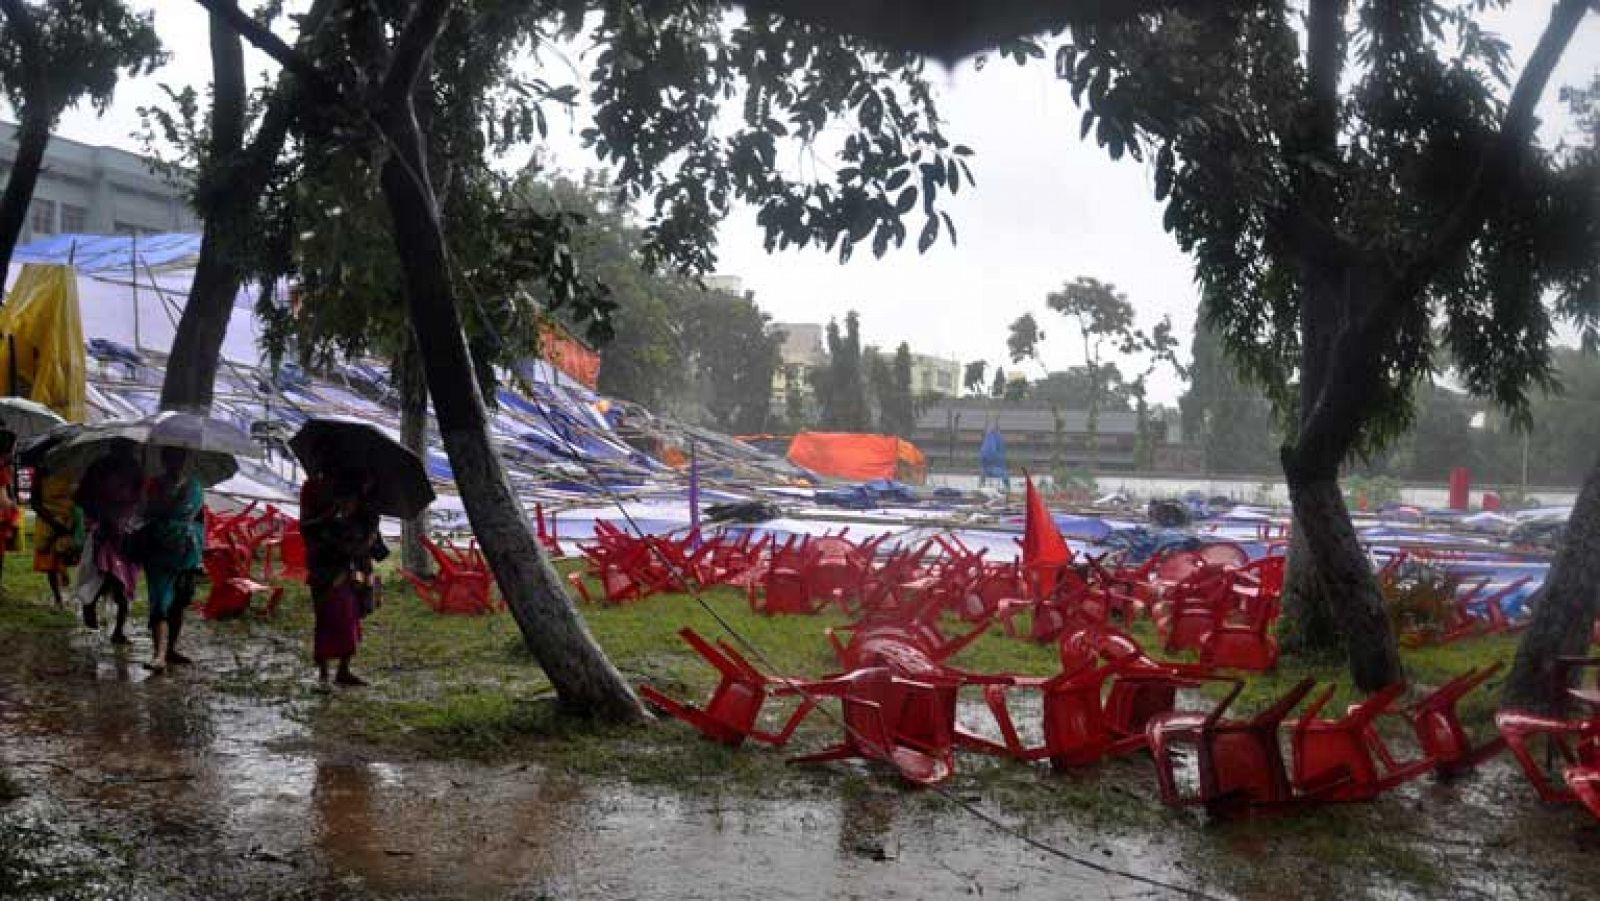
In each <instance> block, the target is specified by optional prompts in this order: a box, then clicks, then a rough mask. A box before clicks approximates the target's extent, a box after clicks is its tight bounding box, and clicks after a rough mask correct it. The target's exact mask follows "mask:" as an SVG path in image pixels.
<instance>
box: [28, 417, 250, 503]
mask: <svg viewBox="0 0 1600 901" xmlns="http://www.w3.org/2000/svg"><path fill="white" fill-rule="evenodd" d="M118 444H123V445H125V446H127V447H128V448H129V449H130V450H137V449H140V448H143V449H144V467H145V471H146V472H147V473H150V474H151V475H154V474H156V473H158V472H160V471H161V454H160V451H159V449H160V448H163V447H178V448H183V449H184V450H186V451H188V452H189V463H188V465H189V471H190V472H192V473H193V474H194V476H195V477H196V478H198V479H199V480H200V482H201V483H202V484H204V485H207V486H210V485H215V484H217V483H218V482H225V481H227V480H228V479H230V478H232V477H233V475H234V473H236V472H238V471H239V464H238V462H237V461H236V460H235V457H236V456H247V457H255V456H259V455H260V450H259V449H258V448H257V447H256V445H255V442H253V441H251V440H250V436H249V435H246V434H245V433H244V432H242V431H240V430H239V429H237V428H235V427H234V426H233V425H231V424H229V423H226V422H223V421H221V420H219V419H210V418H208V417H205V416H199V415H196V414H194V413H175V412H171V411H164V412H161V413H157V414H156V415H154V416H147V417H145V418H143V419H133V420H113V421H110V422H103V423H100V424H98V425H94V426H88V427H86V428H85V429H84V430H83V432H82V433H80V434H78V435H76V436H74V437H73V438H70V439H68V440H66V441H63V442H62V443H61V444H59V445H57V446H56V447H55V448H53V449H51V450H50V451H47V452H46V453H45V461H46V464H47V465H48V466H49V468H50V469H52V470H55V471H58V472H61V471H82V470H84V469H87V468H88V467H89V466H90V465H91V464H92V463H94V461H96V460H98V459H100V458H101V457H104V456H105V455H106V454H109V453H110V452H111V451H112V450H113V449H115V448H116V447H117V445H118Z"/></svg>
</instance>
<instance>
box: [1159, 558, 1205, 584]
mask: <svg viewBox="0 0 1600 901" xmlns="http://www.w3.org/2000/svg"><path fill="white" fill-rule="evenodd" d="M1205 567H1206V561H1205V558H1204V557H1201V556H1200V555H1199V554H1196V553H1194V552H1193V551H1173V552H1172V553H1169V554H1165V555H1163V556H1162V557H1161V560H1160V562H1158V563H1157V564H1156V566H1155V577H1156V579H1157V580H1158V581H1161V582H1181V581H1183V580H1185V579H1187V578H1189V577H1190V576H1192V575H1194V574H1195V573H1196V572H1199V571H1200V570H1202V569H1205Z"/></svg>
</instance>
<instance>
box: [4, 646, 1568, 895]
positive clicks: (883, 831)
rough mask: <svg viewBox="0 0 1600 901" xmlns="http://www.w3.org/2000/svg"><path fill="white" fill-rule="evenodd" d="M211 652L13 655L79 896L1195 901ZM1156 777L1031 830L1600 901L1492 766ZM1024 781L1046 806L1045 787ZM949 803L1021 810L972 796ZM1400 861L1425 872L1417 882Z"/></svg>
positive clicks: (247, 654) (901, 813)
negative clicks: (1101, 809) (1206, 806)
mask: <svg viewBox="0 0 1600 901" xmlns="http://www.w3.org/2000/svg"><path fill="white" fill-rule="evenodd" d="M220 631H221V630H212V629H209V628H208V627H207V626H206V625H205V624H196V627H195V628H194V629H193V630H192V633H191V634H192V636H193V639H192V641H193V644H192V645H191V647H190V651H191V653H192V654H193V656H195V657H196V658H197V661H198V663H199V666H198V667H197V668H196V669H195V670H193V671H187V672H177V673H174V674H172V675H169V676H165V677H162V678H158V679H150V678H148V677H147V675H146V674H145V673H144V672H143V670H141V669H140V668H139V666H138V663H137V661H139V660H140V659H142V654H143V653H144V650H145V649H144V648H143V646H142V644H141V645H136V646H135V648H134V649H132V650H117V649H113V648H111V647H110V646H109V645H107V644H105V643H104V641H103V639H101V638H100V637H99V636H97V635H92V634H87V633H84V632H82V631H81V630H80V631H74V632H70V633H68V632H43V633H27V634H22V635H12V636H9V637H8V639H7V640H8V642H9V645H8V653H7V654H6V655H5V657H4V659H3V660H0V763H3V765H4V767H5V768H6V769H7V770H8V771H9V772H10V774H11V776H12V778H13V779H14V780H15V781H16V782H17V783H19V784H20V786H21V788H22V790H23V797H22V798H21V799H20V800H17V801H15V802H12V803H11V804H10V805H8V806H0V817H11V818H27V819H29V820H30V821H33V822H39V823H42V824H45V825H46V826H48V827H49V828H50V829H51V830H52V835H53V837H54V838H53V840H54V841H56V842H57V843H58V844H59V847H58V849H57V853H58V857H59V858H60V859H63V860H76V861H78V862H80V863H81V864H83V865H84V866H86V867H89V868H91V870H92V871H93V873H94V875H93V876H92V877H91V878H90V879H89V883H90V888H89V890H88V891H87V893H86V894H87V895H88V896H101V897H117V898H150V899H167V898H172V899H177V898H232V897H241V898H330V899H331V898H340V899H344V898H463V899H465V898H526V899H536V898H618V899H628V898H639V899H644V898H705V899H721V898H762V899H791V898H792V899H813V898H862V899H880V898H885V899H895V898H949V897H997V898H1016V899H1060V898H1069V897H1093V898H1135V897H1139V898H1145V897H1179V895H1176V894H1174V893H1170V892H1162V891H1160V890H1156V889H1152V888H1150V887H1148V886H1143V885H1139V884H1136V883H1132V882H1128V881H1126V880H1122V879H1118V878H1116V877H1113V876H1105V875H1101V874H1097V873H1094V872H1090V871H1088V870H1085V869H1082V868H1080V867H1076V866H1074V865H1072V864H1070V863H1068V862H1066V861H1062V860H1059V859H1056V858H1052V857H1049V856H1047V855H1046V854H1044V853H1042V852H1040V851H1038V850H1036V849H1034V848H1031V847H1029V846H1028V845H1026V844H1024V843H1023V842H1020V841H1018V840H1017V839H1016V838H1015V837H1014V836H1008V835H1006V834H1004V833H1002V832H998V831H996V830H994V829H992V828H991V827H989V826H987V825H984V824H983V823H981V822H979V821H977V820H975V819H973V818H971V817H970V816H968V815H967V814H965V813H963V812H962V811H960V810H958V809H955V808H953V807H952V806H950V805H948V804H945V803H943V802H940V801H939V800H938V799H937V798H935V797H931V796H929V795H928V794H927V793H916V792H908V791H905V790H903V789H902V788H900V787H899V786H898V785H897V784H896V783H895V782H894V781H893V780H892V779H890V778H889V777H888V776H887V775H886V774H883V773H878V772H875V771H871V770H865V769H863V770H859V771H856V772H858V773H860V774H861V775H860V777H859V778H858V777H841V776H840V775H839V774H838V770H835V771H833V772H831V773H824V774H822V775H819V776H818V777H817V778H816V779H815V780H811V781H809V782H807V783H805V785H806V786H808V788H807V789H806V790H802V791H801V792H799V793H798V794H797V795H796V796H792V797H790V796H784V797H753V796H751V795H750V794H748V793H746V792H742V791H740V790H738V789H735V788H730V789H729V790H727V791H723V790H720V789H718V788H717V787H716V786H715V785H713V786H712V788H711V789H710V790H696V791H680V790H673V789H671V788H665V787H656V786H641V785H634V784H631V783H627V782H620V781H598V782H597V781H596V780H593V779H585V778H581V777H577V776H574V775H571V774H568V773H565V772H559V771H553V770H549V769H546V768H543V767H541V766H539V765H536V764H512V765H501V766H493V765H483V764H474V763H465V762H458V761H439V760H428V759H406V758H403V757H400V756H398V755H394V754H389V755H387V756H384V755H381V754H379V753H378V752H376V751H374V750H372V749H369V748H363V747H360V746H355V745H352V744H350V743H348V742H345V741H343V740H342V739H341V737H340V736H338V735H333V734H319V733H318V731H317V730H316V729H314V728H312V727H310V726H308V725H306V723H307V722H308V721H310V720H311V719H312V717H309V716H308V715H307V713H308V711H311V710H314V709H315V708H316V705H321V704H327V703H329V699H328V698H326V697H323V696H321V695H319V694H318V693H316V692H314V691H312V690H311V687H310V685H309V684H308V683H305V679H304V677H303V676H302V671H303V669H304V667H303V666H302V664H301V662H300V661H299V660H298V659H297V651H298V649H297V648H295V647H294V646H292V645H291V644H289V643H288V642H284V641H276V640H274V641H269V642H263V641H261V640H260V638H259V637H257V638H255V639H252V640H249V641H245V640H241V639H240V638H239V637H238V636H234V635H226V634H220ZM379 678H380V679H381V678H382V677H381V676H379ZM263 679H280V680H291V681H293V680H300V683H304V684H301V687H300V688H298V689H297V690H296V691H294V692H291V693H290V694H289V696H288V697H283V696H280V695H274V694H270V693H268V694H258V693H255V692H253V691H252V690H251V689H250V686H251V685H252V684H255V683H257V682H259V681H260V680H263ZM300 683H297V684H300ZM324 728H325V727H324ZM619 753H627V751H626V750H619ZM750 753H761V752H750ZM963 766H966V764H965V763H964V764H963ZM1005 766H1010V765H1009V764H1006V765H1005ZM1141 768H1142V769H1141ZM974 769H978V767H977V766H974ZM1147 770H1148V764H1146V763H1144V762H1142V761H1127V762H1123V763H1121V764H1118V765H1115V766H1113V767H1110V768H1108V770H1107V771H1105V772H1102V773H1099V774H1097V775H1095V776H1094V777H1092V778H1098V779H1100V780H1101V781H1102V782H1106V781H1110V782H1112V783H1113V784H1112V789H1114V790H1116V791H1120V792H1122V795H1118V796H1115V797H1113V798H1112V800H1111V801H1108V802H1107V803H1124V804H1137V805H1147V806H1150V807H1151V809H1152V813H1151V816H1152V817H1154V818H1155V820H1154V821H1155V822H1156V823H1157V825H1156V826H1155V827H1153V828H1150V829H1145V830H1142V831H1140V830H1134V831H1130V830H1127V829H1125V828H1124V829H1118V830H1115V831H1114V832H1113V834H1106V833H1105V832H1103V831H1101V830H1098V829H1095V828H1093V827H1092V826H1087V825H1085V824H1084V822H1083V817H1081V816H1080V817H1060V816H1054V817H1044V818H1042V819H1041V818H1035V819H1033V820H1031V821H1029V822H1030V823H1031V825H1029V826H1028V829H1029V834H1030V835H1033V836H1034V837H1037V838H1039V839H1041V840H1043V841H1047V842H1049V843H1051V844H1053V845H1056V846H1058V847H1061V848H1064V849H1067V850H1069V851H1070V852H1071V853H1073V854H1076V855H1080V856H1083V857H1087V858H1090V859H1092V860H1095V861H1097V862H1100V863H1103V864H1105V865H1107V866H1111V867H1113V868H1120V869H1127V870H1132V871H1136V872H1139V873H1141V874H1143V875H1147V876H1151V877H1155V878H1157V879H1160V880H1163V881H1166V882H1171V883H1174V884H1179V885H1183V886H1190V887H1198V888H1201V889H1203V890H1204V891H1205V892H1207V893H1209V894H1211V895H1214V896H1221V897H1246V898H1255V897H1261V898H1268V897H1291V896H1294V897H1348V896H1350V895H1351V894H1352V892H1351V891H1350V889H1349V886H1351V885H1358V886H1360V891H1359V892H1356V894H1366V895H1369V896H1373V897H1507V898H1513V897H1529V898H1534V897H1538V898H1545V897H1573V898H1578V897H1594V896H1595V893H1596V892H1597V891H1600V863H1597V862H1596V861H1597V858H1596V855H1595V853H1594V852H1595V851H1596V850H1597V849H1600V828H1596V827H1595V825H1594V824H1593V823H1592V822H1591V821H1588V820H1587V818H1585V817H1583V816H1582V815H1581V813H1579V812H1577V811H1576V810H1574V809H1570V808H1569V809H1546V808H1542V807H1540V806H1538V805H1536V804H1534V803H1532V802H1531V801H1530V799H1529V796H1530V794H1531V793H1530V792H1528V791H1527V790H1526V788H1525V787H1524V786H1522V785H1521V784H1520V780H1519V778H1518V777H1516V776H1515V774H1513V773H1510V772H1509V770H1507V769H1506V768H1505V767H1504V766H1503V765H1500V764H1496V765H1495V766H1494V767H1492V768H1491V769H1490V771H1489V772H1488V773H1486V774H1483V775H1481V776H1480V777H1479V778H1477V779H1475V780H1472V781H1469V782H1466V783H1462V784H1459V785H1454V786H1437V785H1434V784H1432V783H1430V782H1422V783H1418V784H1415V785H1412V786H1408V787H1406V788H1405V789H1403V790H1402V791H1401V792H1399V793H1397V794H1396V795H1394V796H1392V797H1390V798H1387V799H1385V800H1383V801H1380V802H1378V803H1376V804H1371V805H1364V806H1361V807H1359V808H1355V807H1352V808H1343V809H1340V810H1336V811H1332V812H1321V811H1319V812H1316V813H1313V814H1310V815H1307V816H1303V817H1289V818H1282V819H1276V820H1269V821H1265V822H1260V823H1252V824H1246V825H1243V826H1229V827H1214V826H1206V825H1204V824H1201V823H1200V822H1199V821H1198V820H1197V819H1195V818H1193V817H1189V816H1185V815H1182V814H1167V813H1166V812H1165V811H1162V810H1161V809H1160V808H1159V807H1158V806H1156V805H1154V803H1153V793H1152V791H1151V790H1150V789H1149V788H1148V786H1147V785H1145V783H1148V782H1149V781H1150V780H1149V778H1148V772H1147ZM846 772H849V771H848V770H846ZM1119 774H1120V776H1119ZM1023 775H1024V776H1025V778H1027V779H1033V778H1035V776H1036V777H1037V785H1038V791H1040V792H1048V791H1051V790H1052V783H1051V781H1050V777H1048V776H1047V775H1045V774H1044V773H1043V772H1039V773H1037V774H1033V773H1024V774H1023ZM1086 778H1091V777H1086ZM1118 778H1125V781H1126V782H1127V784H1129V785H1134V784H1136V783H1137V784H1138V785H1139V786H1140V787H1139V788H1137V789H1128V790H1123V789H1121V788H1119V787H1117V786H1116V784H1115V780H1116V779H1118ZM1030 784H1031V783H1030ZM1056 784H1057V785H1060V784H1061V783H1056ZM955 790H956V791H957V792H958V793H960V794H961V796H962V797H966V798H969V799H970V800H972V801H974V802H979V803H982V804H983V805H984V806H985V808H986V809H991V810H995V811H996V812H999V813H1006V814H1009V813H1011V812H1012V811H1007V810H1005V809H1004V808H1003V806H1002V805H1004V804H1005V803H1006V802H1005V800H1004V798H1003V797H1000V796H997V795H995V794H993V793H989V792H986V791H985V790H984V789H983V787H982V785H981V784H976V785H974V784H967V783H961V782H958V783H957V784H956V785H955ZM1013 819H1014V818H1013ZM1019 822H1020V821H1019ZM1374 829H1388V830H1394V831H1396V832H1398V833H1401V834H1404V835H1408V836H1410V837H1411V840H1410V841H1409V842H1408V845H1407V847H1408V848H1409V851H1408V852H1407V853H1409V854H1412V855H1414V856H1415V858H1416V859H1415V860H1414V861H1413V860H1409V858H1408V861H1398V860H1397V861H1387V862H1385V861H1379V862H1377V863H1376V864H1375V863H1374V862H1373V861H1371V860H1368V859H1362V858H1359V857H1351V858H1350V859H1349V860H1348V861H1346V862H1345V870H1346V871H1341V869H1340V865H1339V861H1340V859H1341V858H1340V855H1341V851H1340V847H1341V846H1340V843H1351V844H1354V843H1356V842H1357V840H1359V839H1361V838H1362V833H1364V832H1369V831H1371V830H1374ZM1328 842H1332V843H1334V844H1333V846H1332V847H1331V848H1330V847H1327V846H1326V844H1327V843H1328ZM1312 852H1319V853H1321V855H1322V856H1320V857H1318V856H1315V855H1313V853H1312ZM1302 858H1303V859H1302ZM1330 860H1331V861H1333V862H1334V865H1333V866H1332V867H1330V866H1329V863H1328V862H1329V861H1330ZM1411 866H1415V867H1418V868H1425V869H1426V870H1427V873H1415V874H1412V877H1414V878H1401V877H1405V876H1406V873H1407V868H1408V867H1411ZM1364 869H1365V870H1371V872H1361V871H1362V870H1364ZM1441 877H1442V878H1441ZM5 895H6V892H5V891H4V890H3V887H0V896H5Z"/></svg>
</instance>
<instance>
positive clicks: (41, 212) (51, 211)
mask: <svg viewBox="0 0 1600 901" xmlns="http://www.w3.org/2000/svg"><path fill="white" fill-rule="evenodd" d="M29 209H30V210H31V218H32V225H33V233H34V234H36V235H53V234H55V233H56V205H55V204H54V203H52V202H50V201H48V200H35V201H34V202H33V205H32V206H31V207H30V208H29Z"/></svg>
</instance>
